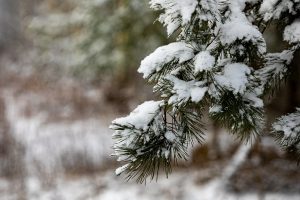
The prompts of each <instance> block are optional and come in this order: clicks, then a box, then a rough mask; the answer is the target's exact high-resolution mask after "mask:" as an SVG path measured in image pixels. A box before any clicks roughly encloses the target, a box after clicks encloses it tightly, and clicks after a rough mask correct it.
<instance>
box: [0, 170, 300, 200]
mask: <svg viewBox="0 0 300 200" xmlns="http://www.w3.org/2000/svg"><path fill="white" fill-rule="evenodd" d="M202 173H208V172H206V171H185V172H181V171H179V172H176V173H174V174H172V175H171V176H170V177H169V179H163V178H161V179H160V180H159V181H158V182H151V183H148V184H147V185H139V184H136V183H134V182H129V183H127V182H124V181H123V179H122V178H118V177H116V176H115V175H114V174H113V172H111V171H108V172H104V173H102V174H97V175H90V176H79V177H60V178H58V179H57V180H56V181H55V184H54V186H52V187H50V188H47V189H45V188H42V186H41V184H40V182H39V180H38V179H34V178H28V179H27V184H26V186H27V193H26V197H27V199H29V200H153V199H156V200H299V197H300V196H299V194H298V195H297V194H283V193H266V194H261V193H240V194H236V193H230V192H226V190H224V189H223V188H222V184H221V182H220V181H219V180H218V179H216V180H212V181H210V182H208V183H206V184H203V185H199V184H197V179H198V178H199V177H201V176H202ZM0 184H1V185H0V187H1V188H0V189H1V193H0V195H1V196H0V198H1V199H3V200H15V199H19V198H18V196H17V195H16V193H12V192H9V191H11V187H13V185H12V183H10V182H7V181H6V180H3V179H1V180H0Z"/></svg>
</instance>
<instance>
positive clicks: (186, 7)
mask: <svg viewBox="0 0 300 200" xmlns="http://www.w3.org/2000/svg"><path fill="white" fill-rule="evenodd" d="M197 4H198V1H197V0H184V1H183V0H151V1H150V5H151V8H154V9H156V10H165V13H163V14H161V15H160V17H159V21H160V22H161V23H163V24H164V25H165V26H166V27H167V32H168V35H171V34H172V33H174V31H176V30H177V29H178V28H179V26H180V25H186V24H188V23H189V22H190V20H191V17H192V14H193V13H194V11H195V9H196V6H197Z"/></svg>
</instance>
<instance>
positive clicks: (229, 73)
mask: <svg viewBox="0 0 300 200" xmlns="http://www.w3.org/2000/svg"><path fill="white" fill-rule="evenodd" d="M250 72H251V70H250V68H249V67H248V66H247V65H245V64H242V63H232V64H227V65H225V67H224V71H223V74H222V75H216V76H215V79H216V81H217V83H218V84H219V85H220V86H221V87H225V88H227V89H228V90H231V91H233V93H235V94H237V93H240V94H243V93H244V92H245V91H246V86H247V83H248V82H249V81H248V77H247V76H248V75H249V74H250Z"/></svg>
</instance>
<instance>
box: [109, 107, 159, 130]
mask: <svg viewBox="0 0 300 200" xmlns="http://www.w3.org/2000/svg"><path fill="white" fill-rule="evenodd" d="M162 103H163V102H162V101H146V102H144V103H143V104H141V105H139V106H138V107H137V108H136V109H134V110H133V111H132V112H131V113H130V114H129V115H128V116H126V117H121V118H118V119H115V120H114V121H113V122H112V123H113V124H118V125H124V126H134V127H135V128H137V129H142V130H147V129H148V125H149V123H150V122H151V120H152V119H153V118H154V117H155V116H156V115H157V113H158V112H159V110H160V106H161V104H162ZM113 127H114V125H112V126H111V128H113Z"/></svg>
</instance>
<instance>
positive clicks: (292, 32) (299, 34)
mask: <svg viewBox="0 0 300 200" xmlns="http://www.w3.org/2000/svg"><path fill="white" fill-rule="evenodd" d="M283 39H284V40H285V41H287V42H289V43H298V42H300V20H299V19H298V20H295V21H294V22H293V23H292V24H291V25H289V26H287V27H286V28H285V30H284V34H283Z"/></svg>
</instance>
